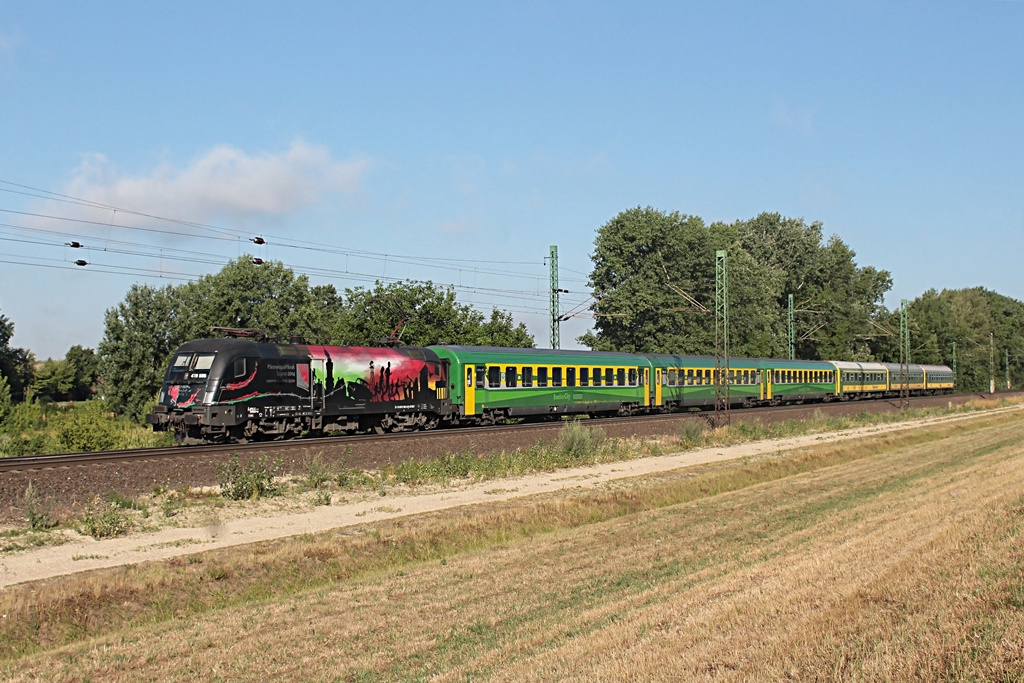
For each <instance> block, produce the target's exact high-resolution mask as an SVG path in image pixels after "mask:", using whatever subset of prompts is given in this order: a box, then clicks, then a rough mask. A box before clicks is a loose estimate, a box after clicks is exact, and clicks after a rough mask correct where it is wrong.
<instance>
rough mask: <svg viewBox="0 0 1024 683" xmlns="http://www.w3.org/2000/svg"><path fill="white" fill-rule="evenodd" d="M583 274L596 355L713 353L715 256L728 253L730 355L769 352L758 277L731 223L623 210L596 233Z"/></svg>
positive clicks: (766, 307)
mask: <svg viewBox="0 0 1024 683" xmlns="http://www.w3.org/2000/svg"><path fill="white" fill-rule="evenodd" d="M594 246H595V248H594V253H593V254H592V259H593V262H594V269H593V271H592V272H591V274H590V286H591V288H592V289H593V295H594V298H595V304H594V305H593V307H592V310H593V312H594V317H595V323H594V328H595V331H594V332H591V333H587V334H585V335H583V336H582V337H580V339H579V341H580V342H581V343H583V344H585V345H587V346H589V347H591V348H593V349H596V350H614V351H629V352H647V353H687V354H710V353H714V350H715V319H714V315H713V312H714V307H715V252H716V251H718V250H721V249H724V250H726V251H727V252H728V254H729V271H730V321H731V324H730V332H731V345H730V351H731V353H732V354H733V355H751V356H766V355H772V354H773V353H775V352H777V350H778V347H779V340H778V327H779V325H780V323H779V321H778V319H777V316H776V315H775V310H774V305H773V302H772V298H771V294H772V292H773V291H774V289H773V288H772V287H771V283H770V282H769V280H768V278H767V275H766V273H765V272H764V271H763V269H760V268H758V266H757V263H756V262H755V261H754V259H753V258H752V257H751V256H750V254H748V253H747V252H746V251H745V250H744V249H743V247H742V245H741V244H740V243H739V242H738V233H737V229H736V226H730V225H725V224H723V223H715V224H713V225H711V226H710V227H708V226H705V224H704V222H703V221H702V220H701V219H700V218H699V217H697V216H687V215H685V214H680V213H678V212H673V213H665V212H663V211H659V210H656V209H653V208H651V207H647V208H640V207H637V208H635V209H630V210H628V211H623V212H622V213H620V214H619V215H617V216H616V217H615V218H613V219H612V220H610V221H609V222H608V223H606V224H605V225H603V226H602V227H601V228H600V229H599V230H598V233H597V238H596V239H595V242H594Z"/></svg>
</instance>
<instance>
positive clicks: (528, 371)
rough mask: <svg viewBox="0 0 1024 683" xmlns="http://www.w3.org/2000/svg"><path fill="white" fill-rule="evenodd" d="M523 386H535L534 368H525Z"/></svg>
mask: <svg viewBox="0 0 1024 683" xmlns="http://www.w3.org/2000/svg"><path fill="white" fill-rule="evenodd" d="M523 386H524V387H532V386H533V368H523Z"/></svg>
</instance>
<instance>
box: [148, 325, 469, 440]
mask: <svg viewBox="0 0 1024 683" xmlns="http://www.w3.org/2000/svg"><path fill="white" fill-rule="evenodd" d="M450 413H451V401H450V400H449V389H448V362H447V360H442V359H441V358H439V357H438V356H437V354H436V353H434V352H433V351H432V350H430V349H425V348H419V347H401V348H386V347H361V346H318V345H309V344H277V343H270V342H262V343H261V342H256V341H252V340H250V339H238V338H223V339H198V340H195V341H191V342H187V343H185V344H182V345H181V346H180V347H178V349H177V350H176V351H175V353H174V357H173V358H172V360H171V364H170V367H169V368H168V370H167V375H166V376H165V378H164V383H163V387H162V389H161V391H160V397H159V401H158V404H157V406H156V408H155V409H154V411H153V412H152V413H150V414H149V415H147V416H146V422H148V423H149V424H151V425H153V429H154V430H156V431H173V432H174V434H175V438H176V440H177V441H178V442H184V441H204V442H208V443H209V442H213V443H216V442H245V441H249V440H259V439H269V438H285V437H291V436H298V435H299V434H301V433H304V432H329V431H345V432H355V431H375V432H377V433H379V434H383V433H385V432H398V431H404V430H407V429H433V428H434V427H437V426H438V425H439V424H440V423H441V422H442V421H444V420H447V419H449V417H450Z"/></svg>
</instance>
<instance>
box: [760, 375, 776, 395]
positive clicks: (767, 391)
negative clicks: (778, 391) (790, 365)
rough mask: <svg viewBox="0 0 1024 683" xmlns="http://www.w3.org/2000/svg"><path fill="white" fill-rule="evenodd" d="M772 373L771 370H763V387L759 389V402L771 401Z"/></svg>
mask: <svg viewBox="0 0 1024 683" xmlns="http://www.w3.org/2000/svg"><path fill="white" fill-rule="evenodd" d="M773 374H774V373H773V372H772V369H771V368H765V370H764V386H763V387H762V389H761V400H763V401H770V400H772V376H773Z"/></svg>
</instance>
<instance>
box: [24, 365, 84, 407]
mask: <svg viewBox="0 0 1024 683" xmlns="http://www.w3.org/2000/svg"><path fill="white" fill-rule="evenodd" d="M74 384H75V369H74V367H72V365H71V364H70V363H68V362H67V361H63V360H53V359H52V358H47V359H46V360H45V361H43V363H42V365H41V366H40V367H39V368H38V369H37V370H36V374H35V377H33V378H32V385H31V387H32V398H33V399H34V400H37V401H62V400H64V399H65V398H67V395H68V393H69V392H70V391H71V388H72V387H73V386H74Z"/></svg>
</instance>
